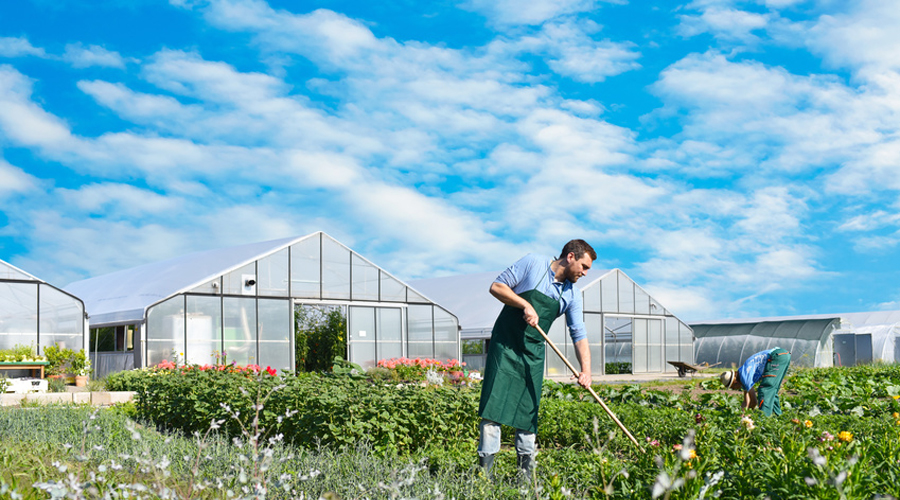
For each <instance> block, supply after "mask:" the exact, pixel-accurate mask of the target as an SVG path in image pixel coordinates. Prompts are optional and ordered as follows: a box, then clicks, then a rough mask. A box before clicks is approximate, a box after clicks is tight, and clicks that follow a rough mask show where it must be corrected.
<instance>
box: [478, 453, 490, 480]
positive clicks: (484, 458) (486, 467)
mask: <svg viewBox="0 0 900 500" xmlns="http://www.w3.org/2000/svg"><path fill="white" fill-rule="evenodd" d="M478 465H480V466H481V469H482V470H483V471H484V475H485V477H487V478H488V479H491V469H492V468H493V467H494V455H493V454H490V455H478Z"/></svg>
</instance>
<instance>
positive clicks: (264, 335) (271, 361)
mask: <svg viewBox="0 0 900 500" xmlns="http://www.w3.org/2000/svg"><path fill="white" fill-rule="evenodd" d="M258 307H259V366H261V367H263V368H265V367H267V366H271V367H272V368H275V369H276V370H279V371H282V372H288V373H293V372H294V367H293V366H291V336H292V334H293V324H292V317H293V315H292V314H291V301H289V300H275V299H259V303H258Z"/></svg>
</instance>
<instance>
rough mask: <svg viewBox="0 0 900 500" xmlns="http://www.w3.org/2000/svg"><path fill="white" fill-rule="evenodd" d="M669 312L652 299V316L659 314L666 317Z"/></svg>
mask: <svg viewBox="0 0 900 500" xmlns="http://www.w3.org/2000/svg"><path fill="white" fill-rule="evenodd" d="M667 312H668V311H666V308H665V307H663V306H662V304H660V303H659V302H657V301H656V299H654V298H653V297H650V314H659V315H663V316H664V315H665V314H666V313H667Z"/></svg>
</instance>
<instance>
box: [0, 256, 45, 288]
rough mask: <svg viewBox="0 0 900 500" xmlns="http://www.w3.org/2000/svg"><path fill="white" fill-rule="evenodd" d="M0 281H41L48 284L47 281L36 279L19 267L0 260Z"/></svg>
mask: <svg viewBox="0 0 900 500" xmlns="http://www.w3.org/2000/svg"><path fill="white" fill-rule="evenodd" d="M0 279H4V280H22V281H40V282H41V283H46V281H44V280H42V279H40V278H36V277H35V276H33V275H31V274H28V273H26V272H25V271H23V270H21V269H19V268H18V267H16V266H14V265H12V264H10V263H9V262H6V261H5V260H2V259H0Z"/></svg>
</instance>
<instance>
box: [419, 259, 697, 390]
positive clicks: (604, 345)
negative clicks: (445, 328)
mask: <svg viewBox="0 0 900 500" xmlns="http://www.w3.org/2000/svg"><path fill="white" fill-rule="evenodd" d="M595 273H596V274H600V277H599V278H596V279H594V280H593V281H591V282H589V283H587V284H585V285H584V286H581V285H579V288H580V289H581V293H582V297H583V299H584V323H585V327H586V329H587V335H588V341H589V345H590V349H591V365H592V370H593V372H594V374H595V375H605V374H615V373H663V372H674V371H676V369H675V367H674V366H673V365H671V364H669V363H668V362H669V361H682V362H685V363H693V361H694V348H693V340H694V338H693V332H692V330H691V328H690V327H689V326H688V325H687V324H686V323H684V322H683V321H681V320H680V319H678V318H677V317H676V316H675V315H674V314H672V313H671V312H670V311H668V310H667V309H666V308H665V307H663V306H662V304H660V303H659V302H658V301H657V300H656V299H654V298H653V297H651V296H650V294H648V293H647V292H646V291H644V289H643V288H641V287H640V286H638V285H637V284H636V283H635V282H634V281H632V280H631V278H629V277H628V276H627V275H625V273H624V272H622V271H621V270H618V269H613V270H608V271H603V270H601V271H595V270H591V274H595ZM499 274H500V273H499V272H491V273H481V274H471V275H462V276H450V277H445V278H433V279H426V280H418V281H413V282H411V284H412V285H413V286H415V287H416V289H418V290H419V291H421V292H422V293H423V294H425V295H426V296H428V297H430V298H432V299H433V300H435V301H436V302H438V303H439V304H441V305H442V306H444V307H446V308H448V309H449V310H450V311H451V312H453V313H454V314H455V315H456V317H458V318H459V322H460V336H461V338H462V339H463V359H464V360H465V361H466V363H467V364H468V365H469V366H470V367H472V368H480V367H482V366H483V365H484V357H485V353H486V352H487V347H486V346H487V342H489V340H490V337H491V329H492V328H493V325H494V321H495V320H496V319H497V316H498V315H499V314H500V310H501V309H502V308H503V304H501V303H500V301H498V300H497V299H495V298H494V297H493V296H492V295H491V294H490V291H489V289H490V286H491V283H493V281H494V280H495V279H496V278H497V276H498V275H499ZM547 335H548V336H549V337H550V340H552V341H553V343H554V344H555V345H556V346H557V347H558V348H559V349H560V351H562V352H563V353H564V355H565V356H566V358H567V359H568V360H569V361H570V362H571V363H572V364H573V365H574V366H576V367H577V366H578V360H577V358H576V357H575V349H574V346H573V345H572V341H571V338H570V337H569V335H568V328H567V327H566V322H565V318H564V317H562V318H560V319H559V320H557V321H555V322H554V323H553V326H552V327H551V328H550V331H549V332H547ZM545 359H546V361H545V363H546V367H545V376H547V377H549V378H554V377H564V376H568V368H567V367H566V365H565V364H564V362H563V361H562V360H560V359H558V357H557V356H556V355H555V354H553V353H552V352H549V350H548V353H547V355H546V357H545Z"/></svg>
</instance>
